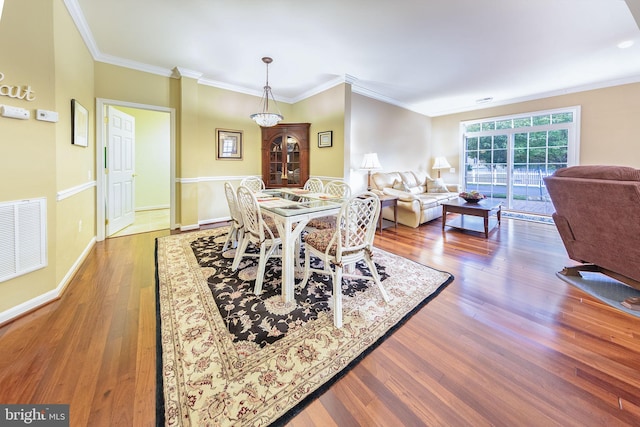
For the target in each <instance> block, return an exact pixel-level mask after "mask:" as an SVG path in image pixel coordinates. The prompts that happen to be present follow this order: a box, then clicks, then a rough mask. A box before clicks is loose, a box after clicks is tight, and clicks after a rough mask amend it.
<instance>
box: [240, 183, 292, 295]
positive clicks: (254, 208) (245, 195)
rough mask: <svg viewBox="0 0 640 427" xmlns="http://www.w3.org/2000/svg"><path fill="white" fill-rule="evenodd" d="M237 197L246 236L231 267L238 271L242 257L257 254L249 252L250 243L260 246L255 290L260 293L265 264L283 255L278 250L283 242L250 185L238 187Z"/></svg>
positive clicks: (257, 293)
mask: <svg viewBox="0 0 640 427" xmlns="http://www.w3.org/2000/svg"><path fill="white" fill-rule="evenodd" d="M237 198H238V206H239V207H240V212H241V213H242V221H243V224H244V237H243V239H242V242H240V247H239V248H238V249H237V250H236V256H235V258H234V260H233V264H232V265H231V269H232V270H233V271H236V270H237V269H238V266H239V265H240V261H241V260H242V258H244V257H247V256H255V254H251V253H247V247H248V246H249V243H253V244H254V245H255V246H256V247H258V248H259V249H260V255H259V261H258V272H257V275H256V284H255V287H254V289H253V292H254V293H255V294H256V295H260V293H261V292H262V282H263V280H264V270H265V266H266V264H267V261H268V260H269V258H271V257H280V256H281V255H280V254H279V251H277V250H278V249H279V247H280V245H281V244H282V240H281V239H280V236H279V234H278V230H277V228H276V226H275V223H274V222H273V221H271V220H270V218H263V216H262V212H261V211H260V205H259V204H258V199H256V196H255V194H254V193H253V192H252V191H251V190H250V189H249V188H248V187H245V186H244V185H241V186H240V187H238V191H237Z"/></svg>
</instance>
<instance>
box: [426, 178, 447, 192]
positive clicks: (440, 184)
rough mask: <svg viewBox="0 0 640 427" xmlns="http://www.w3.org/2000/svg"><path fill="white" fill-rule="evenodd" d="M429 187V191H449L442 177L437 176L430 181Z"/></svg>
mask: <svg viewBox="0 0 640 427" xmlns="http://www.w3.org/2000/svg"><path fill="white" fill-rule="evenodd" d="M427 188H428V189H429V193H448V192H449V189H447V186H446V185H445V183H444V181H442V178H436V179H434V180H433V181H430V182H429V184H428V185H427Z"/></svg>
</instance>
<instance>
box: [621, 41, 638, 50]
mask: <svg viewBox="0 0 640 427" xmlns="http://www.w3.org/2000/svg"><path fill="white" fill-rule="evenodd" d="M634 44H635V42H634V41H633V40H625V41H623V42H620V43H618V47H619V48H620V49H626V48H628V47H631V46H633V45H634Z"/></svg>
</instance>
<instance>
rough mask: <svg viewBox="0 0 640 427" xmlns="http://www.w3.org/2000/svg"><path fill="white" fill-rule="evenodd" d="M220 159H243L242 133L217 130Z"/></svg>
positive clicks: (218, 156)
mask: <svg viewBox="0 0 640 427" xmlns="http://www.w3.org/2000/svg"><path fill="white" fill-rule="evenodd" d="M216 136H217V138H218V155H217V158H218V159H231V160H238V159H242V131H239V130H228V129H216Z"/></svg>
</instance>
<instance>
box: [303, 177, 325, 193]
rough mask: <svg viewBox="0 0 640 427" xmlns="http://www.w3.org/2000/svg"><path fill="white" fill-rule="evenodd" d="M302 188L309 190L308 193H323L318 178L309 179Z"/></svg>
mask: <svg viewBox="0 0 640 427" xmlns="http://www.w3.org/2000/svg"><path fill="white" fill-rule="evenodd" d="M302 188H303V189H304V190H309V192H310V193H322V192H324V183H323V182H322V180H321V179H320V178H309V179H308V180H307V182H305V183H304V187H302Z"/></svg>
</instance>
